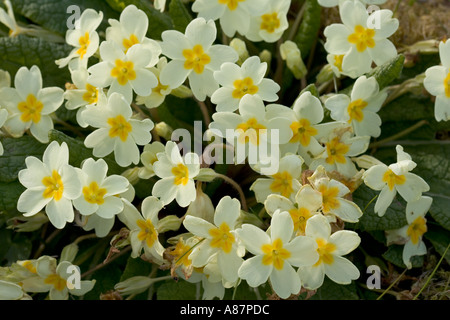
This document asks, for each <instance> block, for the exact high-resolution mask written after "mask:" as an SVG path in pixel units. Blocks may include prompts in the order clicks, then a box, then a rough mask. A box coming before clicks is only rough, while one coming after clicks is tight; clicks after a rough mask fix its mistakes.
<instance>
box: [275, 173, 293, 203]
mask: <svg viewBox="0 0 450 320" xmlns="http://www.w3.org/2000/svg"><path fill="white" fill-rule="evenodd" d="M272 178H273V179H274V181H273V182H272V184H271V185H270V190H272V192H276V193H279V194H281V195H282V196H283V197H286V198H289V196H290V195H291V193H292V192H294V189H293V188H292V176H291V175H290V174H289V172H287V171H283V172H279V173H276V174H274V175H273V176H272Z"/></svg>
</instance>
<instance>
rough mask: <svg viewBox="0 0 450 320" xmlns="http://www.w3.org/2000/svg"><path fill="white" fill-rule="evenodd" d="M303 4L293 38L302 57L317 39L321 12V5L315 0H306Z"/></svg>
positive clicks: (306, 54)
mask: <svg viewBox="0 0 450 320" xmlns="http://www.w3.org/2000/svg"><path fill="white" fill-rule="evenodd" d="M305 6H306V7H305V11H304V13H303V17H302V22H301V23H300V27H299V29H298V31H297V35H296V36H295V38H294V42H295V43H296V44H297V46H298V48H299V49H300V53H301V55H302V58H303V59H304V58H306V57H307V56H308V55H309V52H310V51H311V48H312V46H313V45H314V42H315V41H317V34H318V32H319V29H320V26H321V24H320V17H321V12H322V7H321V6H320V5H319V3H318V2H317V0H306V2H305Z"/></svg>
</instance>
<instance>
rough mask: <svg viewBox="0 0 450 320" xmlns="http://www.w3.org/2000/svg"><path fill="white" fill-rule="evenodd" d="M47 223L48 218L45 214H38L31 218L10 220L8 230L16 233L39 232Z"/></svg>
mask: <svg viewBox="0 0 450 320" xmlns="http://www.w3.org/2000/svg"><path fill="white" fill-rule="evenodd" d="M47 222H48V218H47V216H46V215H45V214H44V213H43V212H38V213H37V214H35V215H33V216H31V217H25V216H20V217H14V218H12V219H9V220H8V221H7V223H8V227H7V228H8V229H14V231H16V232H32V231H36V230H39V229H40V228H41V227H42V225H43V224H44V223H47Z"/></svg>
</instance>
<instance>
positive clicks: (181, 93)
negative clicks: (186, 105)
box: [170, 85, 193, 99]
mask: <svg viewBox="0 0 450 320" xmlns="http://www.w3.org/2000/svg"><path fill="white" fill-rule="evenodd" d="M170 94H171V95H173V96H175V97H177V98H181V99H185V98H191V97H192V96H193V94H192V90H191V89H189V88H188V87H186V86H185V85H181V86H179V87H178V88H175V89H173V90H172V92H170Z"/></svg>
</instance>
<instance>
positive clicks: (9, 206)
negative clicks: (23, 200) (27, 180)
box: [0, 181, 25, 212]
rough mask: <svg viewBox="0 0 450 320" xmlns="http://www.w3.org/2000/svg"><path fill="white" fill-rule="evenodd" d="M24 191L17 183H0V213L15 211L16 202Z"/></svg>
mask: <svg viewBox="0 0 450 320" xmlns="http://www.w3.org/2000/svg"><path fill="white" fill-rule="evenodd" d="M24 191H25V187H24V186H22V184H21V183H20V182H19V181H14V182H9V183H6V182H0V194H1V197H0V212H3V211H7V212H12V211H16V210H17V209H16V206H17V201H18V200H19V197H20V195H21V194H22V192H24Z"/></svg>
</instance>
